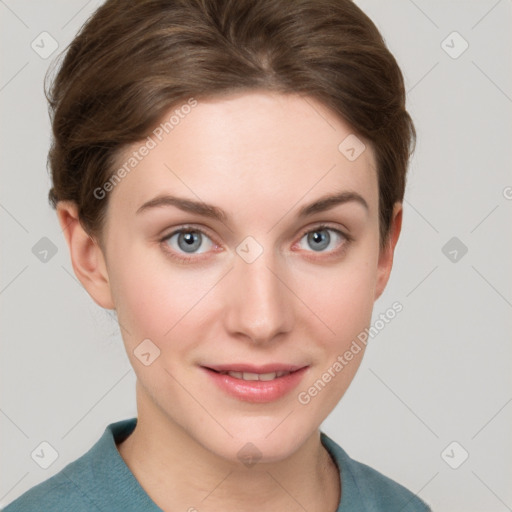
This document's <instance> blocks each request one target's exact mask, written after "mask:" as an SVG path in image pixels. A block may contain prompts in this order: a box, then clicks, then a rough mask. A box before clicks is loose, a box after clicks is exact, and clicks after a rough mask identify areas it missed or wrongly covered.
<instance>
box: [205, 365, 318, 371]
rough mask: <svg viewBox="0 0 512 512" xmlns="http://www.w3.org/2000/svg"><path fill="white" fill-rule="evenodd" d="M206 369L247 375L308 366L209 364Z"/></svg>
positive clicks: (293, 369) (294, 369)
mask: <svg viewBox="0 0 512 512" xmlns="http://www.w3.org/2000/svg"><path fill="white" fill-rule="evenodd" d="M203 366H204V367H205V368H209V369H210V370H215V371H217V372H247V373H273V372H294V371H296V370H300V369H301V368H304V367H306V366H308V365H304V364H303V365H300V364H299V365H297V364H287V363H268V364H263V365H261V366H255V365H253V364H246V363H229V364H215V365H212V364H209V365H203Z"/></svg>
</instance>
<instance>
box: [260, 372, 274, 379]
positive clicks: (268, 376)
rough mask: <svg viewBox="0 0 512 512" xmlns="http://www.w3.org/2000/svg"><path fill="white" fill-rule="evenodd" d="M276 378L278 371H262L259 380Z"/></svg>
mask: <svg viewBox="0 0 512 512" xmlns="http://www.w3.org/2000/svg"><path fill="white" fill-rule="evenodd" d="M275 378H276V372H272V373H260V376H259V380H273V379H275Z"/></svg>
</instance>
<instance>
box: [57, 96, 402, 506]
mask: <svg viewBox="0 0 512 512" xmlns="http://www.w3.org/2000/svg"><path fill="white" fill-rule="evenodd" d="M168 117H169V116H166V118H167V119H168ZM351 133H352V130H351V129H350V126H348V125H347V124H346V123H345V122H344V121H343V120H341V119H340V118H338V117H337V116H336V115H335V114H334V113H333V112H331V111H329V110H328V109H326V108H325V107H324V106H323V105H322V104H320V103H319V102H317V101H316V100H314V99H312V98H303V97H300V96H298V95H286V96H285V95H278V94H274V93H269V92H265V91H254V92H250V93H248V92H245V93H242V94H237V95H231V96H226V97H218V98H216V99H215V98H214V99H209V100H208V101H206V100H201V101H199V102H198V105H197V106H196V107H195V108H193V109H192V111H191V113H190V114H188V115H187V116H186V117H185V118H184V119H182V120H180V123H179V125H178V126H176V127H175V128H174V129H173V131H172V132H171V133H170V134H169V135H167V136H166V137H165V138H164V139H163V140H162V141H161V142H160V143H159V144H158V145H157V147H156V148H154V149H152V150H151V151H150V153H149V154H148V155H147V156H146V157H145V158H144V159H143V160H142V161H141V162H140V163H139V164H138V166H137V167H136V168H135V169H134V170H132V171H131V172H130V173H129V174H127V175H126V177H125V178H124V179H123V180H122V181H121V182H120V183H119V184H117V185H116V187H115V188H114V190H113V191H111V192H110V193H109V197H108V201H109V204H108V212H107V221H106V225H105V230H104V232H103V233H102V235H103V236H102V243H101V244H100V241H99V240H95V239H93V237H90V236H89V235H88V234H87V233H86V232H85V231H84V230H83V229H82V227H81V225H80V223H79V221H78V218H77V213H76V207H75V205H74V204H73V203H70V202H61V203H59V205H58V210H57V211H58V217H59V221H60V223H61V226H62V228H63V229H64V233H65V236H66V240H67V243H68V245H69V249H70V254H71V260H72V265H73V269H74V271H75V274H76V275H77V277H78V279H80V281H81V283H82V284H83V286H84V287H85V288H86V290H87V291H88V293H89V294H90V295H91V297H92V298H93V300H94V301H95V302H96V303H97V304H99V305H100V306H102V307H104V308H107V309H115V310H116V312H117V316H118V320H119V322H120V325H121V332H122V337H123V341H124V344H125V347H126V351H127V354H128V357H129V359H130V362H131V364H132V366H133V369H134V371H135V373H136V376H137V386H136V394H137V407H138V424H137V427H136V429H135V431H134V433H133V434H132V435H131V436H130V437H129V438H128V439H127V440H126V441H124V442H123V443H121V444H119V445H118V449H119V452H120V454H121V456H122V457H123V459H124V460H125V462H126V464H127V465H128V467H129V468H130V469H131V471H132V472H133V473H134V475H135V477H136V478H137V479H138V481H139V482H140V483H141V485H142V487H143V488H144V489H145V490H146V492H147V493H148V494H149V495H150V497H151V498H152V499H153V501H155V503H156V504H157V505H158V506H160V507H161V508H162V509H163V510H168V511H171V510H189V509H191V507H195V508H196V509H197V510H200V511H201V512H202V511H218V510H223V511H231V510H233V511H235V510H237V511H238V510H241V509H243V510H246V511H252V510H254V511H256V510H258V511H261V510H262V507H263V510H266V511H278V510H279V511H282V510H287V511H295V510H297V511H298V510H301V511H302V510H303V509H306V510H308V511H320V510H322V511H323V512H325V511H326V510H327V511H335V510H336V508H337V506H338V503H339V501H340V496H341V492H342V486H340V478H339V472H338V469H337V468H336V466H335V464H334V462H333V461H332V460H331V458H330V456H329V455H328V453H327V451H326V450H325V448H324V447H323V446H322V444H321V442H320V431H319V427H320V424H321V423H322V421H323V420H324V419H325V418H326V417H327V415H328V414H329V413H330V412H331V411H332V409H333V408H334V407H335V406H336V404H337V403H338V402H339V400H340V399H341V397H342V396H343V394H344V393H345V391H346V390H347V388H348V386H349V385H350V383H351V381H352V379H353V378H354V375H355V373H356V371H357V369H358V367H359V365H360V362H361V358H362V356H363V353H364V350H361V351H360V352H359V353H358V354H357V355H355V356H354V358H353V359H352V361H350V363H349V364H348V365H347V366H345V367H344V368H343V371H341V372H339V373H338V374H337V375H336V377H335V378H334V379H332V380H331V382H330V383H328V384H327V385H326V387H325V388H324V389H323V390H322V391H321V392H320V393H319V394H318V395H317V396H316V397H314V398H312V400H311V401H310V403H308V404H307V405H302V404H301V403H299V402H298V400H297V395H298V393H299V392H300V391H304V390H307V389H308V387H309V386H311V385H312V384H313V383H314V382H315V381H316V380H317V379H318V378H320V377H321V375H322V373H323V372H325V371H326V370H327V369H328V368H329V367H331V366H332V364H333V363H334V361H336V358H337V356H338V355H340V354H343V353H344V352H345V351H346V350H347V349H348V348H349V347H350V345H351V343H352V341H353V340H354V339H355V338H356V337H357V335H358V334H359V333H360V332H361V331H363V330H364V329H365V328H366V327H368V326H369V325H370V322H371V314H372V309H373V305H374V301H375V300H376V299H377V298H378V297H379V296H380V295H381V294H382V292H383V290H384V288H385V286H386V283H387V281H388V278H389V275H390V272H391V268H392V262H393V253H394V249H395V245H396V242H397V240H398V237H399V234H400V229H401V221H402V205H401V204H400V203H397V204H396V205H395V210H394V214H393V218H392V224H391V232H390V237H389V240H388V243H387V245H386V248H385V249H383V250H380V249H379V223H378V222H379V221H378V185H377V174H376V169H375V159H374V153H373V150H372V148H371V146H370V145H369V144H366V150H365V151H364V152H363V153H362V154H361V155H360V156H359V157H358V158H357V159H356V160H355V161H353V162H351V161H349V160H348V159H347V158H346V157H345V156H344V155H343V154H342V153H341V152H340V151H339V150H338V146H339V144H340V142H341V141H343V139H345V137H346V136H347V135H349V134H351ZM139 147H140V144H135V145H134V146H133V147H131V148H128V149H127V151H126V152H125V153H124V154H123V155H120V158H119V163H120V165H122V163H123V162H124V160H125V159H126V157H127V156H129V153H130V152H131V151H133V150H135V149H136V148H139ZM335 191H336V192H338V191H339V192H341V191H352V192H356V193H358V194H359V195H361V196H362V197H363V198H364V199H365V201H366V202H367V204H368V209H367V210H366V209H365V208H364V207H363V206H362V205H361V204H359V203H357V202H355V201H351V202H347V203H344V204H340V205H337V206H335V207H333V208H332V209H330V210H327V211H323V212H318V213H315V214H313V215H310V216H308V217H307V218H304V219H301V218H298V217H297V212H298V211H299V209H300V208H301V206H303V205H305V204H309V203H310V202H313V201H314V200H316V199H318V198H320V197H322V196H324V195H327V194H332V193H333V192H335ZM164 192H166V193H169V194H173V195H176V196H180V197H185V198H189V199H193V200H202V201H204V202H206V203H210V204H214V205H216V206H218V207H220V208H222V209H223V210H225V212H226V214H227V215H228V218H227V219H226V220H224V221H223V222H220V221H218V220H215V219H211V218H207V217H203V216H200V215H198V214H195V213H188V212H184V211H182V210H180V209H178V208H176V207H173V206H162V207H159V208H153V209H148V210H147V211H145V212H144V213H140V214H136V211H137V209H138V208H139V207H140V206H141V205H142V204H143V203H144V202H146V201H148V200H150V199H153V198H154V197H156V196H157V195H159V194H161V193H164ZM321 223H328V224H329V230H328V231H327V233H329V235H330V237H331V242H330V244H329V246H328V247H327V248H323V249H321V250H320V251H316V250H314V248H315V247H316V246H315V245H314V241H313V242H311V241H309V242H308V237H307V235H304V232H305V231H306V232H311V231H313V232H314V230H315V228H317V226H318V225H319V224H321ZM190 224H191V225H192V227H194V228H196V229H201V230H203V231H204V232H205V234H206V235H203V236H204V238H202V241H203V245H202V246H201V247H200V248H199V249H197V250H196V253H195V254H194V253H192V254H190V253H187V252H185V251H183V249H182V247H183V245H184V244H183V243H182V244H181V245H179V244H178V235H175V236H174V237H173V238H172V239H170V238H168V239H167V241H164V242H161V239H162V238H163V237H165V236H168V235H171V234H172V233H173V232H174V231H176V230H177V229H179V228H182V227H183V226H184V225H185V227H187V226H188V225H190ZM331 229H334V230H339V231H340V232H341V233H342V234H340V235H337V234H336V232H335V231H331ZM322 233H324V234H325V233H326V232H325V231H322ZM343 234H346V235H348V236H349V237H350V238H345V237H344V235H343ZM247 236H251V237H253V238H254V239H255V240H256V241H257V242H258V243H259V244H260V246H261V247H262V248H263V253H262V254H261V255H260V256H259V257H258V258H257V259H256V260H255V261H254V262H252V263H247V262H246V261H245V260H244V259H242V258H241V257H240V256H239V255H238V254H237V252H236V248H237V246H238V245H239V244H240V243H241V242H242V241H243V240H244V239H245V238H246V237H247ZM199 237H201V235H199ZM165 247H167V248H168V249H169V251H166V250H165ZM169 254H175V255H178V256H185V257H187V256H188V257H189V258H190V260H189V262H188V263H184V262H180V261H178V260H177V259H173V258H172V257H171V256H169ZM148 338H149V339H150V340H151V341H152V343H154V344H155V345H156V346H157V347H158V348H159V350H160V356H159V357H158V358H156V359H155V360H154V362H152V363H151V364H150V365H149V366H145V365H144V364H142V363H141V361H140V360H139V359H138V358H137V357H136V356H135V355H134V350H135V349H136V347H137V346H138V345H139V344H140V343H141V342H142V340H144V339H148ZM233 362H248V363H251V364H256V365H260V364H265V363H270V362H286V363H293V364H301V365H304V364H307V365H309V368H308V370H307V372H306V374H305V375H304V377H303V380H302V381H301V383H300V384H299V386H298V387H297V388H296V389H295V390H293V391H292V392H290V393H288V394H287V395H285V396H284V397H282V398H280V399H278V400H276V401H274V402H270V403H256V404H255V403H249V402H243V401H241V400H238V399H236V398H233V397H231V396H228V395H226V394H225V393H224V391H222V390H220V389H219V388H217V387H216V386H215V385H214V384H212V382H211V379H210V378H209V376H208V375H207V374H205V373H204V371H203V370H201V368H200V366H199V365H200V364H207V363H210V364H220V363H233ZM288 415H289V416H288ZM247 442H251V443H253V444H254V445H255V446H256V447H257V448H258V450H259V452H260V453H261V455H262V458H261V459H260V460H259V461H258V463H257V464H255V465H254V466H252V467H247V466H245V465H244V464H242V463H241V462H240V460H239V459H238V457H237V452H238V451H239V450H240V449H241V448H242V447H243V446H244V445H245V444H246V443H247ZM191 510H192V509H191Z"/></svg>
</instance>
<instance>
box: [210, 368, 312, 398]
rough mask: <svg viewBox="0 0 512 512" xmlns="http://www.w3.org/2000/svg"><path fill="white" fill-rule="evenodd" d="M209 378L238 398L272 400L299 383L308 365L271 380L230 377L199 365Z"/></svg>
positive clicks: (283, 394)
mask: <svg viewBox="0 0 512 512" xmlns="http://www.w3.org/2000/svg"><path fill="white" fill-rule="evenodd" d="M201 368H202V369H203V370H204V371H205V372H206V373H207V374H208V375H209V376H210V378H211V379H212V380H213V381H214V382H215V384H217V386H219V388H221V389H222V390H223V391H225V392H226V393H227V394H228V395H231V396H233V397H235V398H238V399H239V400H243V401H245V402H254V403H265V402H273V401H274V400H278V399H279V398H281V397H283V396H285V395H286V394H287V393H289V392H290V391H292V389H294V388H296V387H297V386H298V385H299V382H300V381H301V380H302V378H303V376H304V374H305V373H306V371H307V369H308V367H307V366H305V367H304V368H301V369H300V370H297V371H295V372H292V373H289V374H288V375H284V376H282V377H277V378H275V379H273V380H266V381H263V380H243V379H236V378H235V377H231V376H230V375H228V374H226V373H217V372H214V371H213V370H210V369H209V368H205V367H204V366H202V367H201Z"/></svg>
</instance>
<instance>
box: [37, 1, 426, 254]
mask: <svg viewBox="0 0 512 512" xmlns="http://www.w3.org/2000/svg"><path fill="white" fill-rule="evenodd" d="M253 89H265V90H269V91H275V92H279V93H283V94H287V93H297V94H301V95H306V96H310V97H313V98H315V99H317V100H319V101H320V102H321V103H322V104H323V105H325V106H326V107H328V108H329V109H331V110H332V111H333V112H335V113H336V114H337V115H339V116H340V117H341V118H342V119H344V120H345V121H346V122H348V124H349V125H350V126H351V127H352V128H353V130H354V133H356V134H358V135H359V136H360V137H362V138H363V139H365V140H367V141H369V142H370V144H371V145H372V147H373V149H374V151H375V155H376V162H377V175H378V184H379V223H380V242H381V246H384V245H385V242H386V241H387V239H388V235H389V228H390V222H391V215H392V211H393V206H394V203H395V202H397V201H402V200H403V196H404V191H405V183H406V173H407V167H408V161H409V157H410V155H411V153H412V150H413V148H414V144H415V141H416V132H415V128H414V124H413V122H412V120H411V118H410V116H409V114H408V113H407V111H406V109H405V88H404V82H403V76H402V73H401V71H400V68H399V67H398V64H397V62H396V60H395V58H394V57H393V55H392V54H391V53H390V52H389V50H388V49H387V47H386V45H385V42H384V40H383V38H382V36H381V34H380V33H379V31H378V29H377V28H376V26H375V25H374V23H373V22H372V21H371V20H370V19H369V18H368V16H366V14H364V13H363V12H362V11H361V10H360V9H359V7H357V6H356V5H355V4H354V3H353V2H352V1H350V0H107V1H106V2H105V4H103V5H102V6H101V7H100V8H99V9H98V10H97V11H96V12H95V13H94V14H93V15H92V16H91V18H89V20H87V22H86V23H85V24H84V25H83V27H82V28H81V29H80V31H79V33H78V35H77V36H76V37H75V39H74V40H73V41H72V43H71V44H70V46H69V48H68V49H67V52H66V54H65V58H64V60H63V62H62V65H61V67H60V69H59V70H58V73H57V74H56V76H55V78H54V80H53V83H52V84H51V89H50V90H49V92H46V88H45V92H46V96H47V99H48V102H49V105H50V115H51V118H52V126H53V142H52V146H51V149H50V152H49V155H48V162H49V165H50V168H51V175H52V181H53V187H52V188H51V190H50V192H49V195H48V197H49V200H50V203H51V205H52V206H53V207H54V208H55V207H56V204H57V202H58V201H60V200H72V201H74V202H75V203H76V204H77V206H78V213H79V218H80V222H81V224H82V226H83V227H84V229H85V230H86V231H87V232H88V233H89V234H90V235H91V236H94V237H95V238H97V239H98V240H101V233H102V227H103V225H104V220H105V215H106V208H107V199H99V198H98V197H96V195H95V194H93V190H95V189H97V188H98V187H102V186H103V185H104V184H105V182H107V181H108V180H109V178H110V177H111V175H112V173H113V172H114V168H113V166H114V165H115V162H116V157H118V156H119V154H120V152H121V150H122V149H124V148H125V147H126V146H127V145H129V144H133V143H134V142H137V141H141V140H143V139H144V138H146V137H147V136H148V135H149V134H150V133H151V131H152V129H153V128H154V126H155V125H156V124H157V123H158V122H159V121H160V120H161V118H162V117H163V115H164V114H166V113H167V112H168V111H169V109H170V108H172V107H173V106H175V105H176V104H178V103H180V102H183V103H185V102H186V101H187V99H189V98H190V97H194V98H201V97H211V96H215V95H221V94H229V93H231V92H233V93H234V92H241V91H244V90H253ZM340 142H341V141H340Z"/></svg>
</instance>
